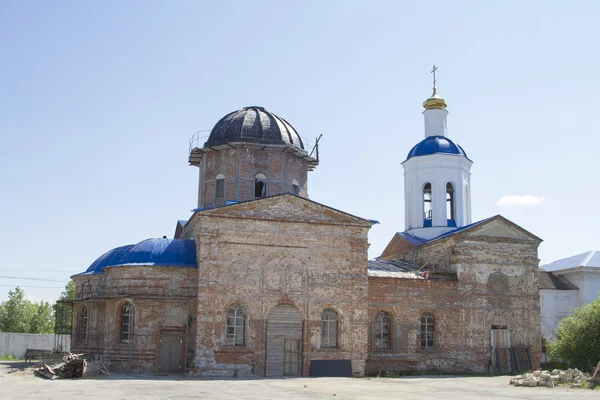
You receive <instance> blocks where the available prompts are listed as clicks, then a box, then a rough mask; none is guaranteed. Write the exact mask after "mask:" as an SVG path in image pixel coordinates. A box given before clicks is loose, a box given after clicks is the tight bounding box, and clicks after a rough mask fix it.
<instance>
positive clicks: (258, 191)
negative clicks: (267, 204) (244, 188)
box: [254, 174, 267, 199]
mask: <svg viewBox="0 0 600 400" xmlns="http://www.w3.org/2000/svg"><path fill="white" fill-rule="evenodd" d="M254 197H255V198H257V199H258V198H260V197H267V177H266V176H265V175H264V174H256V176H255V177H254Z"/></svg>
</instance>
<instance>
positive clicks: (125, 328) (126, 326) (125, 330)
mask: <svg viewBox="0 0 600 400" xmlns="http://www.w3.org/2000/svg"><path fill="white" fill-rule="evenodd" d="M132 337H133V304H131V303H125V304H124V305H123V307H122V308H121V342H124V343H129V342H130V341H131V338H132Z"/></svg>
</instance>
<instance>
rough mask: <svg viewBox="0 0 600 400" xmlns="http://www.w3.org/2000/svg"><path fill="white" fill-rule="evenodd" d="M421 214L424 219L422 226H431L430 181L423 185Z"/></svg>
mask: <svg viewBox="0 0 600 400" xmlns="http://www.w3.org/2000/svg"><path fill="white" fill-rule="evenodd" d="M423 215H424V220H425V221H424V223H423V226H424V227H430V226H432V224H431V221H432V219H433V211H432V208H431V183H429V182H428V183H426V184H425V186H423Z"/></svg>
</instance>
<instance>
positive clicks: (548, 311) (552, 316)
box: [540, 289, 579, 340]
mask: <svg viewBox="0 0 600 400" xmlns="http://www.w3.org/2000/svg"><path fill="white" fill-rule="evenodd" d="M578 292H579V291H578V290H552V289H541V290H540V317H541V326H542V336H543V337H544V338H546V339H547V340H548V339H554V337H555V335H554V329H556V327H558V323H559V322H560V320H561V319H563V318H564V317H566V316H568V315H570V314H572V313H573V309H574V308H577V307H578V295H579V293H578ZM561 304H563V305H565V306H566V312H561V310H560V308H561Z"/></svg>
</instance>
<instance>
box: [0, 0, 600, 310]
mask: <svg viewBox="0 0 600 400" xmlns="http://www.w3.org/2000/svg"><path fill="white" fill-rule="evenodd" d="M598 15H600V3H598V2H594V1H574V2H564V1H527V2H524V1H503V2H480V1H472V2H461V1H452V2H448V1H440V2H437V1H428V2H418V1H412V2H400V1H391V0H390V1H368V2H366V1H361V2H358V1H350V0H344V1H342V0H339V1H334V0H329V1H302V2H291V1H260V0H255V1H233V0H232V1H219V2H216V1H169V2H167V1H156V0H153V1H127V2H123V1H104V2H89V1H88V2H81V1H45V2H37V1H32V0H24V1H18V2H17V1H12V2H11V1H3V2H0V52H1V53H0V54H1V55H2V57H1V59H2V62H0V139H1V144H0V195H1V199H0V205H1V207H0V227H1V229H0V243H1V245H0V246H1V247H0V249H1V252H0V254H1V258H0V301H1V300H4V299H6V298H7V295H8V291H9V290H10V289H12V288H14V287H15V286H17V285H19V286H21V287H23V288H24V290H25V293H26V295H28V296H30V298H32V299H37V300H45V301H54V300H55V299H56V298H57V297H58V296H59V294H60V292H61V290H62V288H64V285H65V284H66V283H67V281H68V279H69V277H70V276H71V275H73V274H76V273H79V272H83V271H85V270H86V269H87V268H88V267H89V265H90V264H91V263H92V262H93V261H94V260H95V259H96V258H97V257H99V256H100V255H102V254H103V253H104V252H106V251H108V250H110V249H112V248H114V247H117V246H121V245H125V244H133V243H137V242H139V241H141V240H143V239H146V238H149V237H162V236H163V235H167V236H168V237H172V236H173V234H174V231H175V224H176V221H177V220H179V219H187V218H189V217H190V215H191V212H190V210H191V209H192V208H194V207H195V206H196V203H197V182H198V169H197V168H196V167H191V166H188V163H187V157H188V142H189V139H190V138H191V137H192V135H193V134H194V133H195V132H196V131H198V130H210V129H211V128H212V127H213V126H214V124H215V123H216V122H217V121H218V120H219V119H220V118H221V117H223V116H224V115H225V114H227V113H229V112H231V111H234V110H237V109H240V108H242V107H244V106H249V105H259V106H264V107H265V108H266V109H267V110H269V111H271V112H274V113H275V114H277V115H279V116H281V117H283V118H285V119H286V120H287V121H289V122H290V123H291V124H292V125H293V126H294V127H295V128H296V129H297V130H298V132H299V133H300V134H301V135H302V136H304V137H306V138H309V139H313V140H314V138H315V137H317V136H319V135H320V134H323V138H322V140H321V144H320V161H321V162H320V165H319V166H318V168H317V169H316V170H315V171H314V172H311V173H310V174H309V181H308V189H309V195H310V197H311V199H313V200H315V201H318V202H320V203H323V204H326V205H329V206H332V207H335V208H339V209H341V210H343V211H346V212H349V213H352V214H355V215H358V216H361V217H364V218H369V219H375V220H378V221H379V222H380V224H379V225H376V226H374V227H373V228H372V229H371V232H370V234H369V241H370V243H371V247H370V249H369V256H370V257H371V258H372V257H376V256H378V255H379V254H380V253H381V251H382V250H383V248H384V247H385V246H386V244H387V243H388V242H389V241H390V239H391V238H392V236H393V235H394V233H395V232H397V231H402V230H404V199H403V172H402V166H401V162H402V161H404V160H405V158H406V155H407V153H408V151H409V150H410V149H411V147H412V146H414V145H415V144H416V143H417V142H419V141H420V140H421V139H422V138H423V116H422V115H421V113H422V111H423V109H422V102H423V101H424V100H425V99H426V98H427V97H429V96H430V95H431V87H432V76H431V74H430V71H431V68H432V66H433V65H434V64H435V65H437V66H438V67H439V69H438V71H437V86H438V93H439V94H440V95H441V96H443V97H444V98H445V99H446V102H447V103H448V111H449V112H450V114H449V116H448V135H449V137H450V138H452V139H453V140H455V141H456V142H457V143H459V144H460V145H461V146H462V147H463V148H464V149H465V151H466V152H467V154H468V156H469V158H470V159H471V160H473V161H474V164H473V166H472V168H471V173H472V175H471V186H472V194H471V195H472V208H473V221H477V220H480V219H483V218H487V217H490V216H493V215H496V214H501V215H503V216H505V217H506V218H508V219H510V220H511V221H513V222H515V223H517V224H519V225H520V226H522V227H523V228H525V229H526V230H528V231H530V232H532V233H534V234H535V235H537V236H539V237H541V238H542V239H544V242H543V243H542V244H541V245H540V248H539V256H540V259H541V264H546V263H549V262H551V261H554V260H556V259H560V258H564V257H568V256H571V255H574V254H578V253H582V252H585V251H588V250H592V249H599V248H600V244H599V235H598V227H599V226H600V212H599V211H598V210H599V205H598V202H597V199H598V198H600V185H599V184H598V172H599V170H600V167H599V163H598V145H597V143H598V136H599V135H598V134H599V133H600V132H599V129H598V125H597V123H598V121H596V118H597V116H596V117H594V115H597V114H598V111H597V110H598V106H599V104H600V97H599V96H598V95H597V93H600V81H599V80H598V74H597V70H598V66H599V65H600V59H599V58H600V52H598V46H597V38H598V33H599V29H600V28H598V26H597V16H598ZM15 278H28V279H15Z"/></svg>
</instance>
